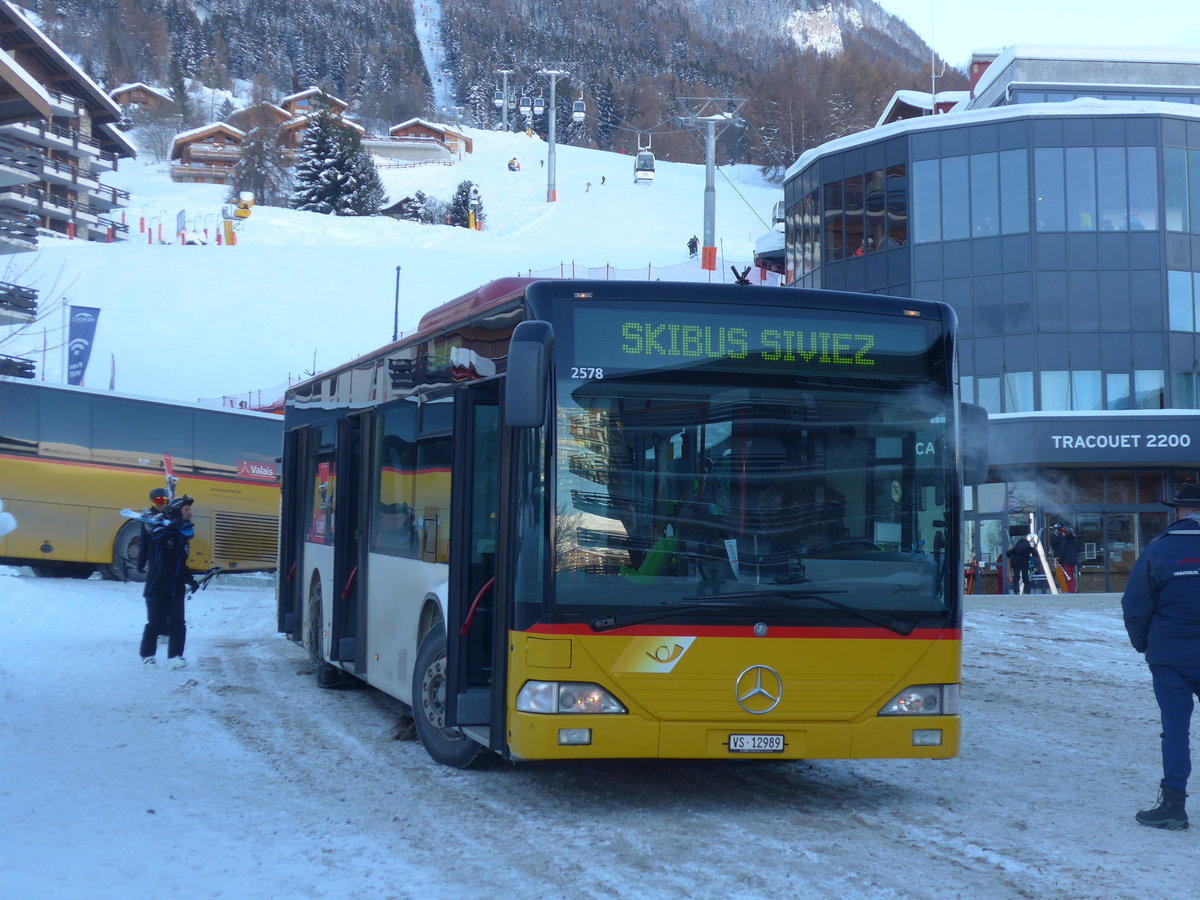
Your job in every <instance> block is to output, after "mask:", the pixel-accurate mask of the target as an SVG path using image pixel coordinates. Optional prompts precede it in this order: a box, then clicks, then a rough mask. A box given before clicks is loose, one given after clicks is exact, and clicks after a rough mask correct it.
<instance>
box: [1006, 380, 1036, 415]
mask: <svg viewBox="0 0 1200 900" xmlns="http://www.w3.org/2000/svg"><path fill="white" fill-rule="evenodd" d="M1033 409H1034V405H1033V373H1032V372H1009V373H1008V374H1006V375H1005V376H1004V411H1005V412H1032V411H1033Z"/></svg>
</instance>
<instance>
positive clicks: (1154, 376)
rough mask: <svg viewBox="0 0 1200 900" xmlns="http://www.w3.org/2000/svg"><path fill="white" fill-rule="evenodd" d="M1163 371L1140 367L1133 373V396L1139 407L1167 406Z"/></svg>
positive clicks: (1156, 407) (1136, 405)
mask: <svg viewBox="0 0 1200 900" xmlns="http://www.w3.org/2000/svg"><path fill="white" fill-rule="evenodd" d="M1165 393H1166V391H1165V390H1164V385H1163V373H1162V372H1161V371H1160V370H1158V369H1139V370H1137V371H1135V372H1134V373H1133V396H1134V400H1135V404H1134V405H1135V407H1136V408H1137V409H1163V408H1164V407H1165V406H1166V397H1165Z"/></svg>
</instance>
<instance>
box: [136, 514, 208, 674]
mask: <svg viewBox="0 0 1200 900" xmlns="http://www.w3.org/2000/svg"><path fill="white" fill-rule="evenodd" d="M192 503H193V500H192V498H191V497H189V496H188V495H187V494H184V495H183V496H182V497H176V498H175V499H174V500H172V501H171V502H170V503H169V504H168V505H167V509H166V511H165V512H164V513H163V516H162V521H161V522H158V523H156V524H154V525H152V526H150V549H149V554H148V555H149V559H148V564H147V567H146V586H145V588H144V589H143V591H142V594H143V596H144V597H145V598H146V626H145V628H143V629H142V644H141V654H142V662H143V663H146V664H148V665H153V664H154V662H155V651H156V649H157V644H158V635H159V634H160V633H165V634H166V635H167V664H168V665H170V666H171V667H172V668H175V669H179V668H182V667H184V666H186V665H187V660H186V659H184V658H183V645H184V642H185V641H186V640H187V624H186V622H185V620H184V603H183V600H184V597H185V595H186V594H187V589H188V588H189V587H190V588H192V589H193V590H195V588H196V580H195V578H193V577H192V573H191V572H190V571H188V565H187V563H188V553H189V552H190V550H191V541H192V538H193V537H194V536H195V528H194V526H193V525H192Z"/></svg>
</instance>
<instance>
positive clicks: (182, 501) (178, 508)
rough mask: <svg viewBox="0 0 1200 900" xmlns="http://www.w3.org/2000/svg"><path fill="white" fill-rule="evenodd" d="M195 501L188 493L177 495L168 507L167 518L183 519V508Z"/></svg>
mask: <svg viewBox="0 0 1200 900" xmlns="http://www.w3.org/2000/svg"><path fill="white" fill-rule="evenodd" d="M194 502H195V501H194V500H193V499H192V498H191V497H189V496H188V495H187V494H184V495H183V496H182V497H176V498H175V499H174V500H172V501H171V504H170V506H168V507H167V518H168V519H182V518H183V508H184V507H185V506H191V505H192V504H193V503H194Z"/></svg>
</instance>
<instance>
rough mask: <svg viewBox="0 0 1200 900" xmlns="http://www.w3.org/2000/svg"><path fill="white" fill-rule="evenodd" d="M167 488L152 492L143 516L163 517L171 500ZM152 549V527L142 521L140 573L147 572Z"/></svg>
mask: <svg viewBox="0 0 1200 900" xmlns="http://www.w3.org/2000/svg"><path fill="white" fill-rule="evenodd" d="M170 499H171V498H170V496H169V495H168V494H167V490H166V488H155V489H154V490H152V491H151V492H150V505H149V506H147V507H146V508H145V509H143V510H142V511H141V512H142V515H143V516H145V517H147V518H149V517H152V516H160V517H161V516H162V514H163V513H164V512H166V510H167V501H168V500H170ZM149 549H150V525H149V523H148V522H146V521H145V520H143V521H142V540H141V543H140V544H139V545H138V555H137V570H138V571H139V572H145V571H146V554H147V552H148V551H149Z"/></svg>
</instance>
